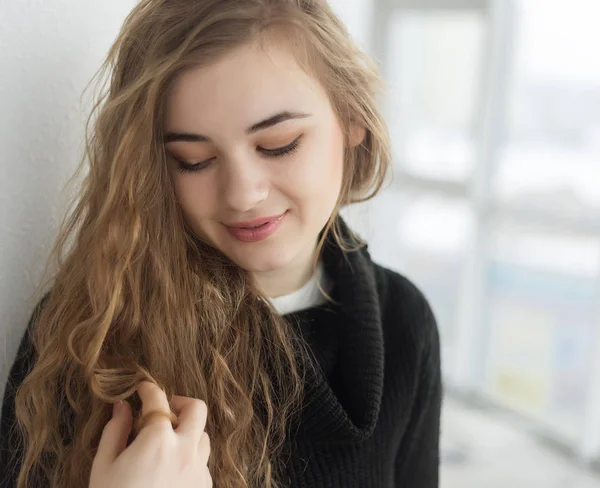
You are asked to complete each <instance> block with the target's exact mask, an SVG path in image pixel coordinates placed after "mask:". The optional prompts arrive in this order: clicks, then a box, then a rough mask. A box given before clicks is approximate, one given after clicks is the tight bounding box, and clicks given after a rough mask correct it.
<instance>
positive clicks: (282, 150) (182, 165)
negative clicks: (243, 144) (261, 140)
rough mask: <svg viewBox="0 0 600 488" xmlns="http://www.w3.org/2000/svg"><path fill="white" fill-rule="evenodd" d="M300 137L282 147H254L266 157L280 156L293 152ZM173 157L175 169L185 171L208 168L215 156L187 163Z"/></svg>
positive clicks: (298, 145) (298, 143) (298, 144)
mask: <svg viewBox="0 0 600 488" xmlns="http://www.w3.org/2000/svg"><path fill="white" fill-rule="evenodd" d="M300 139H302V134H301V135H299V136H298V137H296V139H294V140H293V141H292V142H291V143H289V144H288V145H286V146H283V147H277V148H275V149H266V148H264V147H260V146H258V147H257V148H256V149H257V151H259V152H261V153H262V154H264V155H265V156H267V157H270V158H280V157H283V156H287V155H290V154H293V153H295V152H296V151H297V150H298V148H299V147H300ZM174 159H175V161H176V162H177V169H178V170H179V171H181V172H184V173H185V172H195V171H202V170H203V169H205V168H208V167H209V166H210V165H211V164H212V163H213V161H214V160H215V159H216V158H214V157H213V158H209V159H206V160H204V161H200V162H198V163H188V162H185V161H182V160H181V159H178V158H174Z"/></svg>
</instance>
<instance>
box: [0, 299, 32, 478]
mask: <svg viewBox="0 0 600 488" xmlns="http://www.w3.org/2000/svg"><path fill="white" fill-rule="evenodd" d="M39 309H40V306H38V307H37V308H36V311H35V312H34V314H33V316H32V318H31V320H30V322H29V325H28V327H27V329H26V330H25V333H24V334H23V336H22V339H21V343H20V345H19V348H18V350H17V357H16V358H15V361H14V363H13V364H12V366H11V368H10V370H9V373H8V380H7V383H6V387H5V389H4V397H3V402H2V417H1V418H0V473H2V476H1V477H0V488H15V487H16V486H17V477H18V475H19V471H20V470H21V463H22V457H23V455H24V452H23V448H22V439H21V437H20V436H19V435H18V433H17V430H16V429H17V421H16V417H15V394H16V392H17V390H18V388H19V386H20V385H21V383H22V382H23V380H24V379H25V377H26V376H27V375H28V374H29V372H30V371H31V367H32V365H33V362H34V349H33V344H32V342H31V336H30V334H31V329H32V325H33V323H34V321H35V319H36V318H37V313H38V312H39Z"/></svg>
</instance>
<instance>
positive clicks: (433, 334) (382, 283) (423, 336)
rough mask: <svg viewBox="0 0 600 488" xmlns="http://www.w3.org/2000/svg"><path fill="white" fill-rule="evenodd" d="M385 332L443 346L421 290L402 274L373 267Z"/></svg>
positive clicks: (429, 305)
mask: <svg viewBox="0 0 600 488" xmlns="http://www.w3.org/2000/svg"><path fill="white" fill-rule="evenodd" d="M373 265H374V271H375V281H376V285H377V293H378V297H379V307H380V313H381V318H382V325H383V328H384V331H385V332H386V333H388V334H386V335H391V336H395V337H398V336H402V337H403V338H406V336H407V334H409V335H410V336H411V339H413V340H417V341H419V342H421V344H428V345H430V346H431V344H432V343H433V344H436V343H439V331H438V326H437V321H436V318H435V314H434V312H433V310H432V307H431V304H430V302H429V300H428V299H427V297H426V296H425V293H424V292H423V291H422V290H421V288H420V287H419V286H418V285H417V284H416V283H415V282H413V281H412V280H411V279H410V278H408V277H407V276H405V275H403V274H402V273H400V272H398V271H394V270H392V269H390V268H387V267H385V266H382V265H380V264H377V263H373Z"/></svg>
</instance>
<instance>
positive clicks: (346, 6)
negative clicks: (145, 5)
mask: <svg viewBox="0 0 600 488" xmlns="http://www.w3.org/2000/svg"><path fill="white" fill-rule="evenodd" d="M330 3H331V5H332V6H333V8H334V10H336V11H337V12H338V14H339V15H340V16H341V18H342V19H343V20H344V21H345V22H346V24H347V25H348V28H349V30H350V32H351V34H352V35H353V37H354V38H355V39H356V41H357V42H358V43H359V44H360V45H361V47H363V49H364V50H365V51H367V52H368V53H369V54H371V55H372V56H373V57H374V58H375V59H376V60H377V62H378V63H379V64H380V67H381V70H382V72H383V75H384V77H385V80H386V82H387V85H388V91H387V94H386V95H385V96H384V97H383V98H382V100H381V103H382V106H383V107H384V108H385V116H386V118H387V121H388V124H389V127H390V132H391V136H392V140H393V153H394V164H395V178H394V181H393V182H392V183H391V184H390V185H389V186H388V187H387V188H386V190H385V191H384V192H383V193H382V194H381V196H379V197H377V198H376V199H375V200H374V201H372V202H369V203H368V204H364V205H361V206H359V207H355V208H351V209H348V212H347V213H348V218H349V219H350V220H352V222H353V223H354V226H355V227H356V228H357V230H359V231H360V232H361V233H362V234H363V235H364V236H365V237H366V238H367V239H368V240H369V242H370V249H371V250H372V254H373V256H374V257H375V258H376V260H378V261H380V262H381V263H382V264H385V265H387V266H389V267H391V268H393V269H396V270H398V271H400V272H402V273H403V274H405V275H407V276H409V277H410V278H411V279H412V280H413V281H415V282H416V283H417V284H418V285H419V286H420V287H421V289H422V290H423V291H424V292H425V294H426V295H427V297H428V298H429V299H430V301H431V303H432V306H433V308H434V311H435V313H436V316H437V318H438V322H439V327H440V332H441V336H442V342H443V372H444V381H445V385H446V386H445V388H446V398H445V403H444V414H443V427H442V430H443V431H442V487H443V488H470V487H477V488H480V487H482V486H485V487H488V488H495V487H502V488H507V487H510V488H525V487H527V488H530V487H545V488H558V487H567V486H568V487H569V488H588V487H600V474H598V473H599V472H600V467H599V466H600V334H599V331H600V56H599V51H600V28H598V25H600V0H570V1H568V2H567V1H566V0H330ZM134 4H135V1H134V0H103V1H102V2H81V1H79V0H30V1H27V2H25V1H16V2H15V1H13V2H1V1H0V60H1V65H0V69H1V70H2V76H1V77H0V98H1V99H2V110H1V111H0V146H1V147H2V148H3V160H2V161H0V324H2V325H1V327H2V337H1V339H0V358H1V360H2V364H1V365H0V366H1V367H0V376H1V377H0V381H1V384H2V385H4V384H5V380H6V375H7V373H8V370H7V365H9V364H10V363H12V361H13V359H14V355H15V353H16V346H17V345H18V341H19V339H20V337H21V335H22V331H23V328H24V326H25V324H26V322H27V319H28V317H29V314H30V311H31V306H32V304H31V303H30V302H29V297H30V295H31V292H32V291H33V289H34V286H35V285H36V283H37V281H38V279H39V276H40V271H41V269H42V266H43V264H44V260H45V257H46V253H47V249H48V245H49V243H50V242H51V241H52V239H53V237H54V234H55V232H56V224H57V215H60V210H58V209H61V208H62V206H63V203H64V199H65V198H66V197H67V195H64V194H62V193H61V190H62V188H63V187H64V184H65V182H66V181H67V178H68V176H69V175H70V174H71V173H72V171H73V169H74V167H75V164H76V162H77V159H78V157H79V154H80V152H81V139H82V137H83V121H84V116H85V113H82V111H81V110H80V100H79V97H80V95H81V92H82V90H83V88H84V87H85V84H86V83H87V82H88V81H89V79H90V78H91V76H92V75H93V74H94V72H95V71H96V69H97V68H98V67H99V65H100V63H101V61H102V59H103V57H104V55H105V53H106V50H107V49H108V47H109V45H110V44H111V43H112V41H113V39H114V37H115V36H116V34H117V32H118V30H119V28H120V26H121V23H122V21H123V19H124V18H125V15H126V14H127V13H128V12H129V11H130V9H131V8H132V7H133V5H134ZM411 488H412V487H411ZM415 488H418V487H415Z"/></svg>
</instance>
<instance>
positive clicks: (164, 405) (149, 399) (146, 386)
mask: <svg viewBox="0 0 600 488" xmlns="http://www.w3.org/2000/svg"><path fill="white" fill-rule="evenodd" d="M137 392H138V395H139V396H140V399H141V400H142V418H148V420H147V421H145V422H144V426H147V425H154V424H167V423H168V424H169V426H170V425H171V421H170V420H169V414H170V412H171V407H170V406H169V401H168V399H167V395H166V393H165V392H164V391H163V390H161V389H160V388H159V387H158V386H156V385H155V384H154V383H151V382H150V381H142V382H141V383H140V385H139V386H138V389H137ZM154 412H163V413H164V415H150V414H151V413H154Z"/></svg>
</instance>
